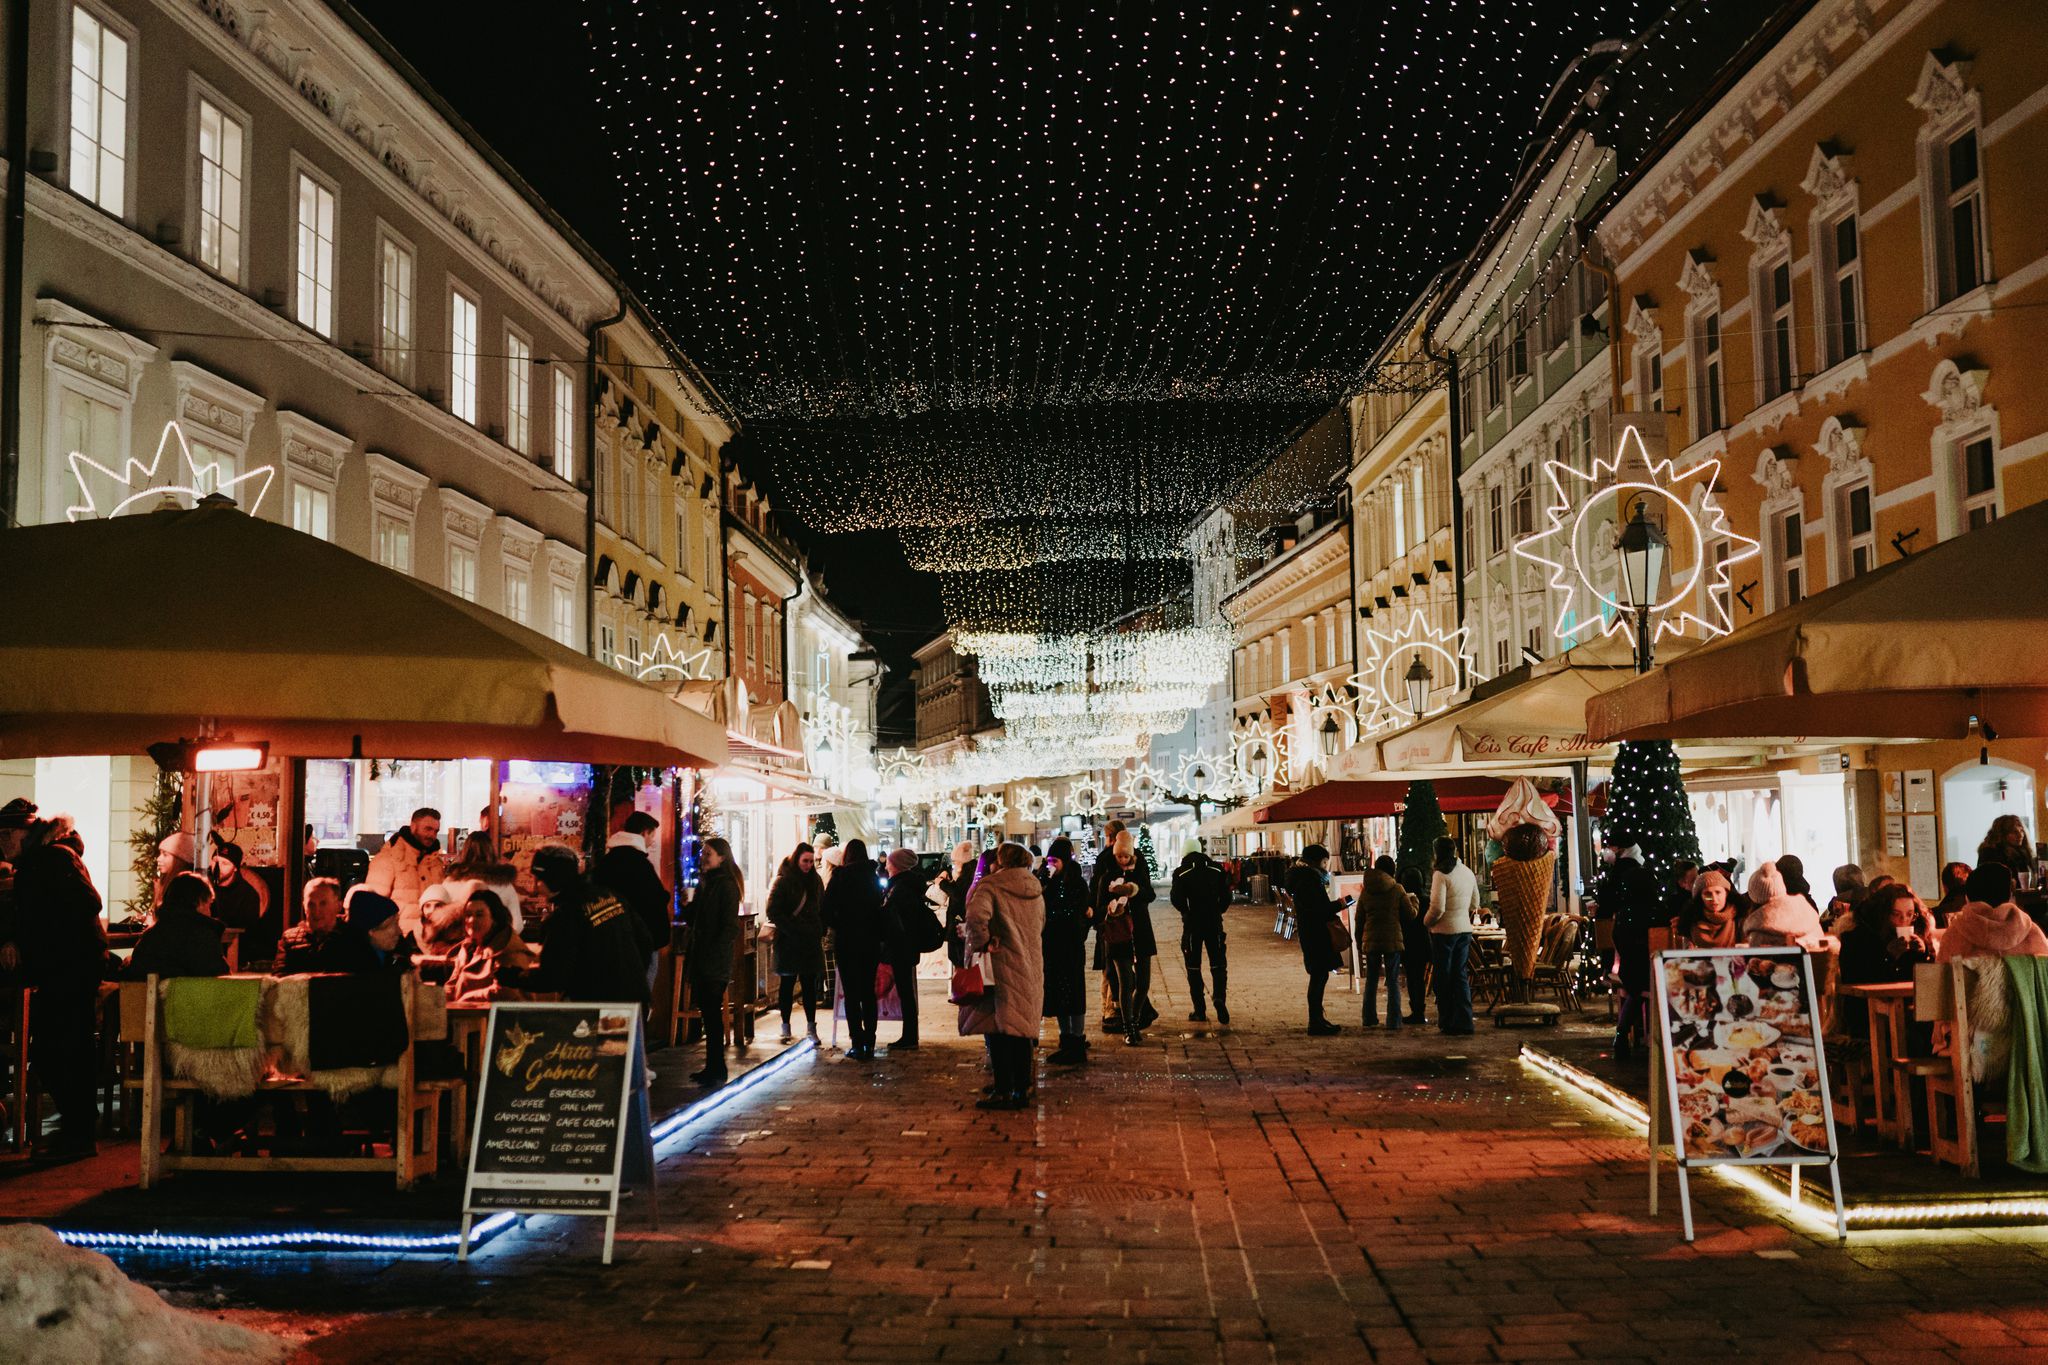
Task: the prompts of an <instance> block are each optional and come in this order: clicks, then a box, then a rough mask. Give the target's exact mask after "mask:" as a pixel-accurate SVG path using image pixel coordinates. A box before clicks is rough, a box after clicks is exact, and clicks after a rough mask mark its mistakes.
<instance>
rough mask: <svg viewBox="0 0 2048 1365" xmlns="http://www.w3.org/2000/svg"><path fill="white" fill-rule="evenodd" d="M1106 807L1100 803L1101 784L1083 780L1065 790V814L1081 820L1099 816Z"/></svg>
mask: <svg viewBox="0 0 2048 1365" xmlns="http://www.w3.org/2000/svg"><path fill="white" fill-rule="evenodd" d="M1107 809H1108V807H1107V806H1105V805H1104V804H1103V801H1102V784H1101V783H1099V782H1096V781H1093V780H1092V779H1083V780H1082V781H1079V782H1076V783H1075V784H1074V785H1073V786H1071V787H1068V788H1067V813H1068V814H1069V815H1078V816H1080V817H1081V818H1082V819H1084V820H1085V819H1087V818H1089V817H1090V816H1095V815H1100V814H1102V813H1103V811H1105V810H1107Z"/></svg>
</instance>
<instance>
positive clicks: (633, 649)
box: [619, 630, 641, 673]
mask: <svg viewBox="0 0 2048 1365" xmlns="http://www.w3.org/2000/svg"><path fill="white" fill-rule="evenodd" d="M640 658H641V655H640V633H639V632H638V631H635V630H629V631H627V632H626V652H625V653H624V654H622V655H620V656H619V669H620V671H621V672H625V673H631V672H633V671H634V670H636V669H638V668H639V667H640Z"/></svg>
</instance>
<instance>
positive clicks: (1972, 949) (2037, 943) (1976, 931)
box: [1935, 862, 2048, 962]
mask: <svg viewBox="0 0 2048 1365" xmlns="http://www.w3.org/2000/svg"><path fill="white" fill-rule="evenodd" d="M2012 894H2013V876H2012V869H2011V868H2009V867H2007V866H2006V865H2005V864H2004V863H1997V862H1985V863H1979V864H1978V865H1977V868H1976V870H1975V871H1973V872H1972V873H1970V879H1969V880H1968V881H1967V882H1965V883H1964V884H1963V907H1962V909H1960V910H1958V911H1956V912H1955V914H1953V915H1951V916H1950V917H1949V921H1948V928H1946V929H1944V930H1942V931H1941V947H1940V948H1939V949H1937V950H1936V952H1935V960H1936V961H1937V962H1952V961H1954V960H1955V959H1957V958H1961V957H2048V938H2044V937H2042V934H2041V928H2040V926H2039V925H2037V924H2035V923H2034V921H2033V920H2031V919H2029V918H2028V917H2027V912H2026V911H2024V910H2022V909H2020V908H2019V907H2018V906H2017V905H2014V904H2013V903H2012Z"/></svg>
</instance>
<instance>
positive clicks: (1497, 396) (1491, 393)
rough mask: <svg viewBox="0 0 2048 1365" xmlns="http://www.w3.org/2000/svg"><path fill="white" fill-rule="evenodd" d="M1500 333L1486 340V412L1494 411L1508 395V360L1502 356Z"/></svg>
mask: <svg viewBox="0 0 2048 1365" xmlns="http://www.w3.org/2000/svg"><path fill="white" fill-rule="evenodd" d="M1501 349H1502V348H1501V341H1500V333H1498V332H1496V333H1494V334H1493V335H1492V336H1490V337H1488V338H1487V339H1486V410H1487V411H1488V412H1492V411H1494V410H1495V409H1496V408H1498V407H1499V406H1500V405H1501V400H1502V399H1503V398H1504V397H1505V396H1506V395H1507V380H1506V373H1507V359H1506V357H1505V356H1503V355H1502V354H1501Z"/></svg>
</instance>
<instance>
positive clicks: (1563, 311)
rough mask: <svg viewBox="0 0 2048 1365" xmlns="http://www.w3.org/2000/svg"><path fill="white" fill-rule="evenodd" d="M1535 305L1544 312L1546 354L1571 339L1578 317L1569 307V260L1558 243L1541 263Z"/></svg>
mask: <svg viewBox="0 0 2048 1365" xmlns="http://www.w3.org/2000/svg"><path fill="white" fill-rule="evenodd" d="M1538 298H1539V302H1538V305H1537V306H1539V307H1540V308H1542V310H1543V330H1542V334H1541V335H1542V343H1543V351H1544V353H1545V354H1546V355H1547V354H1549V353H1550V352H1552V351H1555V350H1557V349H1558V348H1559V347H1560V346H1563V345H1564V344H1565V343H1566V342H1567V341H1570V340H1571V339H1572V324H1573V322H1574V321H1575V320H1576V318H1577V314H1576V312H1575V311H1574V310H1573V308H1572V280H1571V258H1570V256H1569V254H1568V253H1567V252H1566V250H1565V246H1564V243H1562V242H1560V243H1559V244H1558V247H1557V249H1556V250H1555V251H1552V252H1551V253H1550V258H1549V259H1548V260H1546V261H1545V262H1544V263H1543V279H1542V284H1541V286H1540V292H1539V296H1538Z"/></svg>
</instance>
